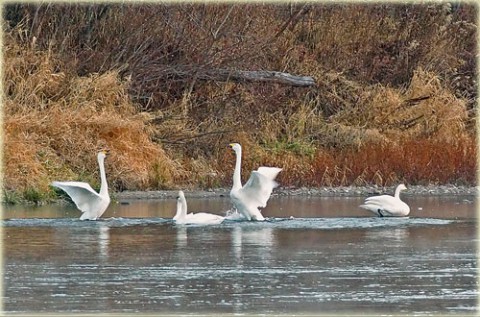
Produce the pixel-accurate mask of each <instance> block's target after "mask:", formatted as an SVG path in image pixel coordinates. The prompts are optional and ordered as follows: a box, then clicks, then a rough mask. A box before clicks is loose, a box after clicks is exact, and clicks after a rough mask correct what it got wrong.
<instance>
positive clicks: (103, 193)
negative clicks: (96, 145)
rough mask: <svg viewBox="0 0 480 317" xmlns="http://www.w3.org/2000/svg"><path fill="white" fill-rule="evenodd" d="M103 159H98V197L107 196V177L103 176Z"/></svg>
mask: <svg viewBox="0 0 480 317" xmlns="http://www.w3.org/2000/svg"><path fill="white" fill-rule="evenodd" d="M104 161H105V159H104V158H103V157H101V156H99V157H98V166H99V167H100V180H101V183H100V195H101V196H108V184H107V176H106V175H105V164H104Z"/></svg>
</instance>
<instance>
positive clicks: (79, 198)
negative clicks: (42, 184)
mask: <svg viewBox="0 0 480 317" xmlns="http://www.w3.org/2000/svg"><path fill="white" fill-rule="evenodd" d="M52 186H55V187H58V188H60V189H62V190H64V191H65V192H66V193H67V194H68V196H70V198H71V199H72V201H73V202H74V203H75V205H76V206H77V208H78V209H80V210H81V211H82V212H88V211H91V210H92V209H94V208H95V207H96V206H97V205H98V204H99V202H101V201H102V197H101V196H100V195H99V194H98V193H97V192H95V191H94V190H93V188H92V187H91V186H90V185H89V184H87V183H84V182H52Z"/></svg>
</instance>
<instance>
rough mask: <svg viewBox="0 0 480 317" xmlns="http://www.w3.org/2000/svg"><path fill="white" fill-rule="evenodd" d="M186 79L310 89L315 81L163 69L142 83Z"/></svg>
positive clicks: (257, 73) (224, 71)
mask: <svg viewBox="0 0 480 317" xmlns="http://www.w3.org/2000/svg"><path fill="white" fill-rule="evenodd" d="M186 78H194V81H196V80H211V81H240V82H242V81H251V82H255V81H261V82H273V83H279V84H284V85H291V86H300V87H310V86H314V85H315V84H316V82H315V79H314V78H313V77H311V76H295V75H291V74H289V73H283V72H277V71H268V70H259V71H248V70H229V69H222V68H217V69H205V68H203V69H201V68H193V67H165V68H164V69H163V70H161V71H159V72H157V73H156V75H155V76H152V77H149V78H145V79H143V82H144V83H145V82H151V81H159V80H163V81H164V80H175V79H180V80H184V79H186Z"/></svg>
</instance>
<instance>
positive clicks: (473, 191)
mask: <svg viewBox="0 0 480 317" xmlns="http://www.w3.org/2000/svg"><path fill="white" fill-rule="evenodd" d="M183 191H184V192H185V196H186V197H187V198H188V197H191V198H205V197H225V196H228V195H229V193H230V189H225V188H216V189H210V190H187V189H184V190H183ZM394 191H395V187H380V186H341V187H320V188H307V187H300V188H293V187H290V188H286V187H280V188H277V189H275V190H274V191H273V193H272V196H317V197H322V196H323V197H359V196H371V195H380V194H390V195H392V194H393V192H394ZM478 192H479V188H478V187H471V186H456V185H438V186H435V185H429V186H421V185H415V186H408V189H407V190H406V191H403V192H402V195H405V196H429V195H430V196H454V195H459V196H476V195H477V194H478ZM177 194H178V190H159V191H124V192H118V193H114V194H112V196H113V197H114V198H115V199H116V200H118V201H122V200H134V199H171V198H175V197H176V196H177Z"/></svg>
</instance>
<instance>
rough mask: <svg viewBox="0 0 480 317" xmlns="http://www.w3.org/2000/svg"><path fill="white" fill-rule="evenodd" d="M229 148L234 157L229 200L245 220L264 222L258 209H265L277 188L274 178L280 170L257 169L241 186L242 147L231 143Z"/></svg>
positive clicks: (275, 168)
mask: <svg viewBox="0 0 480 317" xmlns="http://www.w3.org/2000/svg"><path fill="white" fill-rule="evenodd" d="M230 147H231V148H232V149H233V151H234V152H235V155H236V163H235V170H234V172H233V186H232V190H231V191H230V199H231V201H232V203H233V206H234V207H235V209H236V210H237V211H238V212H240V213H241V214H242V215H243V216H244V217H245V218H246V219H247V220H257V221H262V220H265V218H264V217H263V215H262V213H261V212H260V210H259V209H258V208H265V206H266V205H267V201H268V199H269V198H270V195H271V194H272V190H273V189H274V188H275V187H277V186H278V184H277V182H275V177H277V174H278V173H280V171H281V170H282V169H281V168H278V167H265V166H262V167H259V168H258V170H256V171H252V173H251V174H250V178H249V179H248V181H247V183H246V184H245V185H244V186H242V181H241V178H240V170H241V164H242V163H241V161H242V147H241V146H240V144H238V143H231V144H230Z"/></svg>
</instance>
